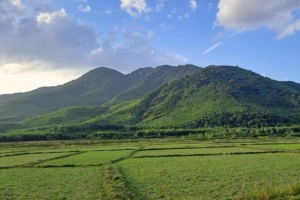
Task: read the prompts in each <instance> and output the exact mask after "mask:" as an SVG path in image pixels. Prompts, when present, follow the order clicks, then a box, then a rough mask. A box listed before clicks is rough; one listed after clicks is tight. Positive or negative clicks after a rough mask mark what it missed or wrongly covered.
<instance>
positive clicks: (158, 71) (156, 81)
mask: <svg viewBox="0 0 300 200" xmlns="http://www.w3.org/2000/svg"><path fill="white" fill-rule="evenodd" d="M201 69H202V68H199V67H197V66H195V65H190V64H189V65H179V66H177V67H173V66H170V65H162V66H158V67H156V68H155V69H153V70H152V71H151V72H150V73H148V74H147V75H146V76H144V77H143V78H142V79H141V80H139V81H138V82H137V83H135V84H134V85H133V86H131V87H130V88H128V89H127V90H125V91H123V92H121V93H120V94H118V95H116V96H115V97H114V98H113V99H112V100H110V101H109V102H108V103H107V105H114V104H116V103H120V102H124V101H129V100H133V99H137V98H139V97H142V96H144V95H145V94H148V93H149V92H152V91H153V90H155V89H157V88H158V87H160V86H161V85H163V84H166V83H169V82H171V81H173V80H176V79H180V78H183V77H185V76H186V75H189V74H192V73H193V72H196V71H199V70H201Z"/></svg>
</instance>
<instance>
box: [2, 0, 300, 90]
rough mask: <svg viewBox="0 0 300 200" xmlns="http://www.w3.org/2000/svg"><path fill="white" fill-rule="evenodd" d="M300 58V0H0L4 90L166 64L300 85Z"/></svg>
mask: <svg viewBox="0 0 300 200" xmlns="http://www.w3.org/2000/svg"><path fill="white" fill-rule="evenodd" d="M299 61H300V1H299V0H264V1H262V0H251V1H248V0H0V94H8V93H15V92H25V91H30V90H33V89H36V88H38V87H42V86H53V85H60V84H63V83H66V82H68V81H70V80H73V79H76V78H78V77H80V76H81V75H83V74H84V73H86V72H88V71H90V70H91V69H94V68H97V67H107V68H111V69H115V70H117V71H120V72H122V73H124V74H127V73H130V72H132V71H134V70H136V69H138V68H143V67H157V66H159V65H164V64H168V65H174V66H176V65H182V64H194V65H197V66H200V67H206V66H208V65H233V66H239V67H241V68H244V69H247V70H252V71H253V72H255V73H258V74H261V75H262V76H266V77H269V78H272V79H275V80H279V81H294V82H297V83H300V70H299V67H300V64H299Z"/></svg>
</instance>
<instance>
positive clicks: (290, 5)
mask: <svg viewBox="0 0 300 200" xmlns="http://www.w3.org/2000/svg"><path fill="white" fill-rule="evenodd" d="M218 8H219V12H218V13H217V19H216V22H215V25H219V26H223V27H225V28H226V29H229V30H234V31H237V32H244V31H249V30H255V29H258V28H260V27H267V28H269V29H271V30H274V31H276V32H277V33H278V38H283V37H286V36H288V35H292V34H295V33H296V32H297V31H299V30H300V27H299V26H300V25H299V24H300V22H299V13H300V1H299V0H284V1H283V0H264V1H262V0H251V1H241V0H220V2H219V5H218Z"/></svg>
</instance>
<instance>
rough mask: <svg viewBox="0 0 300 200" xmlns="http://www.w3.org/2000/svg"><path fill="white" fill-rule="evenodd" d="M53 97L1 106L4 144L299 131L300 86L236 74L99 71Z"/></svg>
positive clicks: (187, 69) (219, 70) (235, 70)
mask: <svg viewBox="0 0 300 200" xmlns="http://www.w3.org/2000/svg"><path fill="white" fill-rule="evenodd" d="M124 77H126V78H124ZM128 77H129V78H128ZM125 79H126V80H127V79H130V81H129V82H126V81H125ZM124 81H125V82H126V83H125V82H124ZM116 88H118V89H116ZM122 88H123V89H122ZM48 90H50V91H46V92H44V93H42V92H35V94H33V95H29V94H28V96H26V97H23V98H21V99H15V100H12V101H7V102H3V103H2V104H1V105H0V115H1V116H2V121H3V122H2V123H1V124H0V141H29V140H55V139H76V138H102V139H111V138H139V137H166V136H174V137H179V136H183V135H189V134H192V135H197V134H198V135H200V136H201V135H202V136H205V135H207V136H210V137H221V138H228V137H258V136H264V135H280V136H291V135H293V136H297V135H298V134H299V132H300V131H299V127H300V125H299V122H300V84H297V83H293V82H279V81H275V80H271V79H269V78H266V77H263V76H261V75H258V74H256V73H254V72H252V71H248V70H244V69H241V68H239V67H232V66H209V67H206V68H197V67H196V66H193V65H185V66H178V67H172V66H160V67H157V68H155V69H153V68H145V69H139V70H137V71H135V72H133V73H131V74H128V75H123V74H121V73H119V72H116V71H113V70H109V69H106V68H99V69H96V70H93V71H91V72H89V73H88V74H86V75H84V76H82V77H81V78H79V79H77V80H74V81H72V82H70V83H67V84H65V85H63V86H59V87H57V88H55V87H54V88H49V89H48ZM74 95H75V96H76V95H77V96H76V97H75V96H74ZM65 97H68V98H71V99H72V101H71V100H68V101H65V100H66V98H65ZM0 99H1V96H0ZM62 99H64V100H62ZM61 100H62V101H61ZM26 102H27V103H26ZM29 102H30V103H29ZM76 102H77V103H76ZM18 103H20V104H18ZM77 104H79V105H81V106H74V105H77ZM89 104H96V105H94V106H87V105H89ZM51 106H52V108H51V109H53V110H55V109H57V110H58V111H55V112H51V113H49V114H44V115H39V116H37V117H33V118H26V119H23V120H19V121H18V122H11V121H14V120H16V119H22V118H24V116H26V114H25V113H26V112H27V111H29V110H27V109H28V108H30V112H29V113H34V114H33V115H37V113H40V114H41V113H43V112H44V111H45V112H50V110H51V109H50V107H51ZM9 107H10V108H9ZM64 107H67V108H64ZM6 108H7V109H8V108H9V109H8V110H6ZM40 108H43V109H44V108H45V110H44V111H41V110H40ZM61 108H62V109H61ZM33 110H35V111H33ZM7 113H9V114H7ZM16 113H19V114H20V115H15V117H14V116H12V115H14V114H16ZM21 113H23V114H24V116H21Z"/></svg>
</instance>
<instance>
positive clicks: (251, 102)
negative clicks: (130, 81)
mask: <svg viewBox="0 0 300 200" xmlns="http://www.w3.org/2000/svg"><path fill="white" fill-rule="evenodd" d="M299 89H300V85H299V84H297V83H292V82H279V81H275V80H271V79H269V78H266V77H263V76H261V75H259V74H256V73H254V72H252V71H248V70H244V69H242V68H239V67H232V66H209V67H206V68H204V69H202V70H199V71H197V72H195V73H193V74H191V75H188V76H186V77H184V78H181V79H179V80H175V81H173V82H171V83H168V84H165V85H163V86H162V87H160V88H158V89H156V90H155V91H153V92H151V93H150V94H147V95H145V96H143V97H142V98H139V99H136V100H133V101H130V102H123V103H120V104H116V105H114V106H112V107H110V108H109V109H108V110H107V112H106V113H105V115H99V116H97V117H95V118H93V119H90V120H88V121H87V122H86V123H100V124H124V125H126V124H132V125H138V126H141V127H145V128H146V127H148V128H149V127H151V128H198V127H212V126H223V127H224V126H225V127H239V126H243V127H261V126H276V125H287V124H296V123H299V121H300V91H299Z"/></svg>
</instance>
